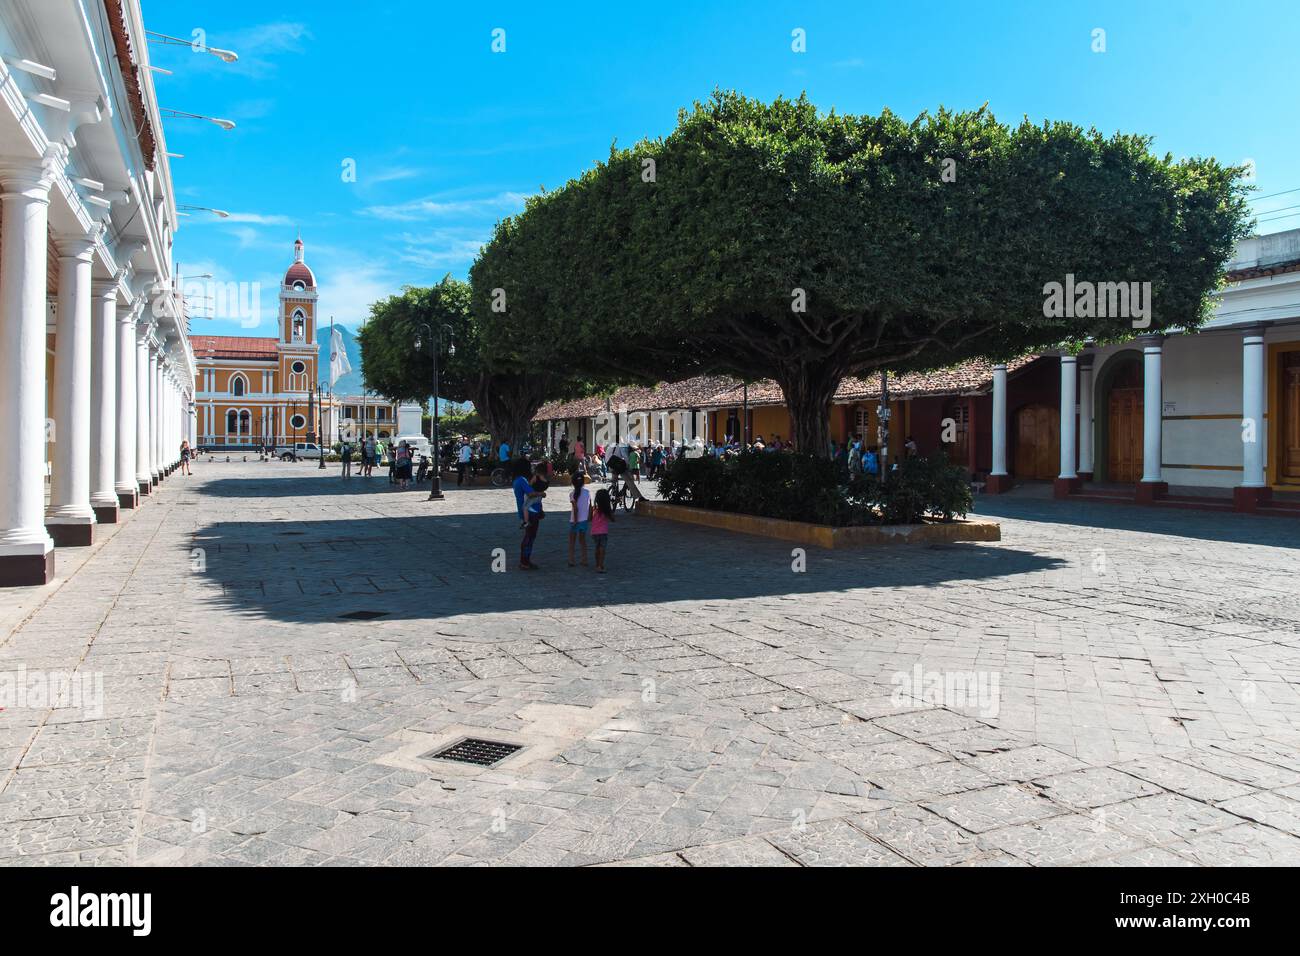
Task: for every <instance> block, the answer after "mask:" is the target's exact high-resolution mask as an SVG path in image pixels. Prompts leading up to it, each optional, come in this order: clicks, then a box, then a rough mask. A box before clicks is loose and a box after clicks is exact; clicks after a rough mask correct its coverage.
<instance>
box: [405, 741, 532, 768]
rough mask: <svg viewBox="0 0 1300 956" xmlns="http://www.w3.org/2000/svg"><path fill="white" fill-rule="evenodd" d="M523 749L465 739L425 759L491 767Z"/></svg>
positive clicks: (513, 745)
mask: <svg viewBox="0 0 1300 956" xmlns="http://www.w3.org/2000/svg"><path fill="white" fill-rule="evenodd" d="M523 749H524V748H523V746H522V745H521V744H505V743H502V742H501V741H499V740H480V739H479V738H477V737H466V738H465V739H464V740H462V741H459V742H458V743H454V744H452V745H451V746H450V747H446V748H444V749H442V750H436V751H433V752H432V753H428V754H425V757H426V758H427V759H430V760H455V761H456V762H457V763H472V764H474V765H475V766H477V767H491V766H492V765H493V764H498V763H500V762H501V761H502V760H505V759H506V758H507V757H509V756H510V755H511V754H513V753H515V752H516V751H519V750H523Z"/></svg>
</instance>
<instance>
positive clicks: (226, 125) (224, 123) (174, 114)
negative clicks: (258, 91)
mask: <svg viewBox="0 0 1300 956" xmlns="http://www.w3.org/2000/svg"><path fill="white" fill-rule="evenodd" d="M158 112H159V113H161V114H162V115H163V116H165V117H167V118H169V119H171V118H177V119H201V120H207V121H208V122H209V123H215V124H216V125H217V126H220V127H221V128H222V129H226V130H230V129H234V128H235V121H234V120H228V119H222V118H221V117H220V116H203V115H202V114H199V113H186V112H185V111H184V110H170V109H164V110H159V111H158Z"/></svg>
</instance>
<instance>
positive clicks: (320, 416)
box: [316, 383, 334, 471]
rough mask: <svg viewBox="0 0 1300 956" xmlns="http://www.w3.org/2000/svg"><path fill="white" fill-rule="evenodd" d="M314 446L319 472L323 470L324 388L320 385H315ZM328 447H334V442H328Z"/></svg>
mask: <svg viewBox="0 0 1300 956" xmlns="http://www.w3.org/2000/svg"><path fill="white" fill-rule="evenodd" d="M316 399H317V401H316V435H317V438H316V445H317V447H318V448H319V449H320V464H319V465H318V466H317V468H318V469H319V470H320V471H324V470H325V388H324V386H323V385H322V384H320V383H317V385H316ZM330 447H331V448H333V447H334V442H333V441H330Z"/></svg>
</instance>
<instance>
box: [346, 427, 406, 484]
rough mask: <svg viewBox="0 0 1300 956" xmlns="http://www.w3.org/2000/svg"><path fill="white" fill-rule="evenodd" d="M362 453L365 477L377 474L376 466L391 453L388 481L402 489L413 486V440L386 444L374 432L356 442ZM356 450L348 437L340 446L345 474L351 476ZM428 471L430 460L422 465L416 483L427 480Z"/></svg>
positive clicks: (362, 468)
mask: <svg viewBox="0 0 1300 956" xmlns="http://www.w3.org/2000/svg"><path fill="white" fill-rule="evenodd" d="M357 447H358V448H359V449H360V452H361V461H360V463H359V466H358V467H359V469H360V473H361V476H362V477H363V478H370V477H372V476H373V475H374V473H375V466H376V465H378V464H380V463H381V462H382V461H383V460H384V456H385V455H387V456H388V482H389V484H393V485H397V486H398V487H399V488H402V489H406V488H409V487H410V486H411V481H412V478H411V471H412V468H413V467H414V463H415V449H414V448H412V447H411V444H410V442H408V441H406V440H405V439H403V440H401V441H399V442H397V444H395V445H394V444H392V443H389V444H388V445H385V444H384V441H383V439H377V438H375V437H374V436H373V435H367V436H366V437H365V439H363V440H362V441H360V442H358V443H357ZM355 450H356V449H354V448H353V446H352V443H351V442H350V441H347V440H346V439H345V440H344V441H343V443H342V444H341V445H340V446H339V458H340V460H341V461H342V463H343V477H344V478H351V477H352V454H353V452H354V451H355ZM427 473H428V461H427V459H426V460H424V461H422V462H421V464H420V473H419V477H418V478H416V479H415V480H416V481H417V482H419V481H424V477H425V475H426V474H427Z"/></svg>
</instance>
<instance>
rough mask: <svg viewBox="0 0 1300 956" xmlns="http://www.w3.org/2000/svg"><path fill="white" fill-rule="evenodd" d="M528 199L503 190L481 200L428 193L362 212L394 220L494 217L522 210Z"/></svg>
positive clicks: (367, 208) (369, 207) (522, 195)
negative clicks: (452, 197) (423, 196)
mask: <svg viewBox="0 0 1300 956" xmlns="http://www.w3.org/2000/svg"><path fill="white" fill-rule="evenodd" d="M526 198H527V197H526V196H525V194H524V193H517V192H501V193H497V194H496V195H495V196H487V197H484V198H480V199H453V200H443V199H439V198H437V197H433V196H429V197H425V198H423V199H412V200H409V201H407V202H404V203H395V204H392V205H385V206H367V207H366V208H365V209H363V210H362V213H363V214H364V215H367V216H373V217H374V218H376V219H387V220H389V221H392V222H417V221H419V220H422V219H437V218H440V217H443V216H492V217H495V216H497V215H500V214H501V213H505V212H514V211H516V210H518V209H522V208H523V205H524V200H525V199H526Z"/></svg>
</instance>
